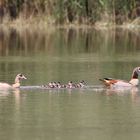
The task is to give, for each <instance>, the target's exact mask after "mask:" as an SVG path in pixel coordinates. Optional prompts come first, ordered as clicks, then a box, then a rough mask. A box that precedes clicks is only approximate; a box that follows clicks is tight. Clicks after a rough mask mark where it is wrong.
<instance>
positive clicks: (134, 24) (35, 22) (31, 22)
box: [0, 18, 140, 30]
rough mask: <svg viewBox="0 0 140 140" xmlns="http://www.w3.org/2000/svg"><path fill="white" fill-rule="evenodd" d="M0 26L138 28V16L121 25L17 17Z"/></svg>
mask: <svg viewBox="0 0 140 140" xmlns="http://www.w3.org/2000/svg"><path fill="white" fill-rule="evenodd" d="M0 28H14V29H18V30H20V29H30V28H32V29H33V28H37V29H48V28H49V29H69V28H73V29H91V28H94V29H99V30H100V29H115V28H122V29H140V18H137V19H135V20H134V21H131V22H126V23H124V24H122V25H117V24H113V23H111V22H104V21H98V22H96V23H95V24H94V25H88V24H78V23H66V24H61V25H60V24H57V25H56V24H55V23H53V22H47V21H45V20H42V19H39V18H31V19H26V20H24V19H21V18H18V19H16V20H13V21H4V22H3V23H1V24H0Z"/></svg>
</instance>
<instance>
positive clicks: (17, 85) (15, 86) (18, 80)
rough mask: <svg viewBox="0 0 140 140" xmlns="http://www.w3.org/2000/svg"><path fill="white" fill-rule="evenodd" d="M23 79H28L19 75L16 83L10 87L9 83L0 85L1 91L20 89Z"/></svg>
mask: <svg viewBox="0 0 140 140" xmlns="http://www.w3.org/2000/svg"><path fill="white" fill-rule="evenodd" d="M22 79H27V78H26V77H25V76H24V75H23V74H18V75H17V76H16V78H15V83H14V84H12V85H10V84H8V83H0V89H13V88H19V87H20V81H21V80H22Z"/></svg>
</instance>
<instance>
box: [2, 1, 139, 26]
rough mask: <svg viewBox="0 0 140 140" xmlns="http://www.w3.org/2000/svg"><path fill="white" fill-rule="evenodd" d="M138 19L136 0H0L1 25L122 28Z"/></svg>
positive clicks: (137, 2) (137, 3)
mask: <svg viewBox="0 0 140 140" xmlns="http://www.w3.org/2000/svg"><path fill="white" fill-rule="evenodd" d="M139 16H140V1H139V0H0V23H1V24H3V23H4V24H5V23H14V22H15V21H21V22H22V23H27V22H30V23H34V22H37V23H40V22H41V21H42V22H43V23H46V24H54V25H66V24H78V25H79V24H84V25H96V24H104V25H122V24H124V23H129V22H132V21H134V20H135V19H139ZM138 21H139V20H138ZM42 22H41V23H42ZM137 23H138V24H139V22H137Z"/></svg>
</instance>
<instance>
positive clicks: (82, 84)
mask: <svg viewBox="0 0 140 140" xmlns="http://www.w3.org/2000/svg"><path fill="white" fill-rule="evenodd" d="M84 86H85V81H84V80H82V81H81V82H80V83H78V84H77V86H76V87H77V88H83V87H84Z"/></svg>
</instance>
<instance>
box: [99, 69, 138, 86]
mask: <svg viewBox="0 0 140 140" xmlns="http://www.w3.org/2000/svg"><path fill="white" fill-rule="evenodd" d="M139 74H140V67H136V68H134V70H133V72H132V76H131V80H130V81H125V80H120V79H113V78H103V79H99V80H100V81H102V82H103V84H104V85H105V86H106V87H136V86H138V85H139V79H138V75H139Z"/></svg>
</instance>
